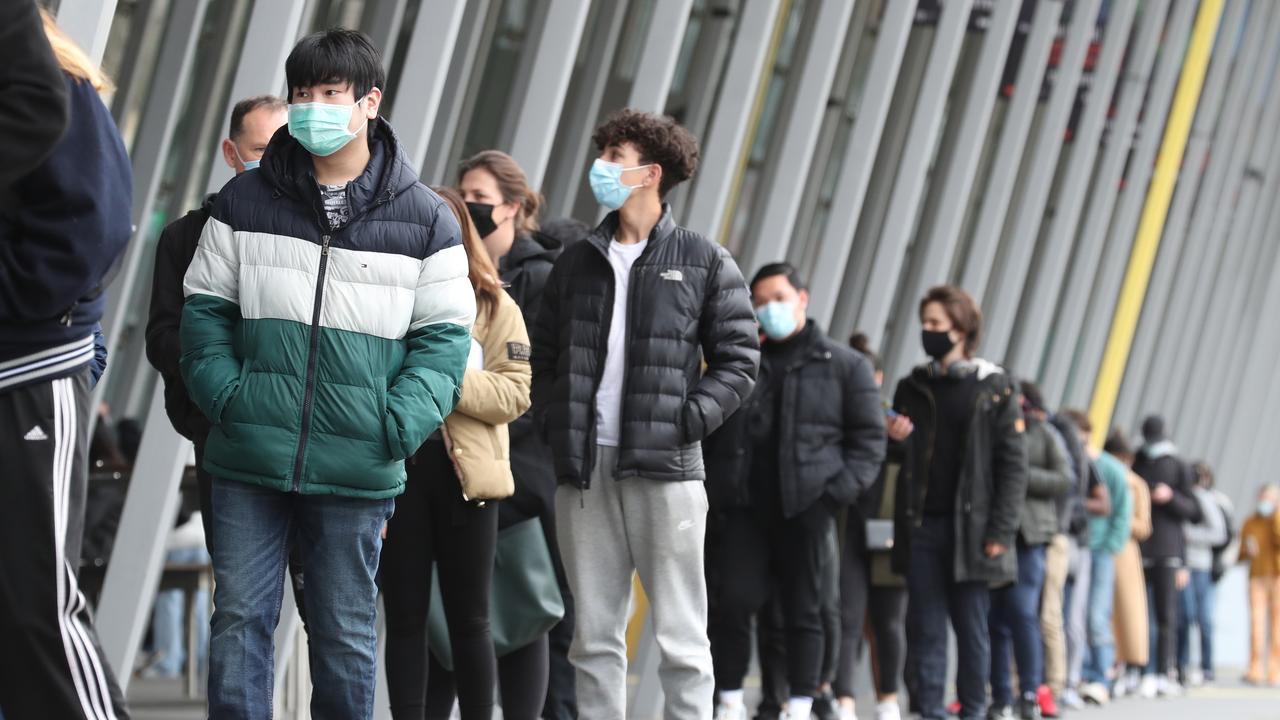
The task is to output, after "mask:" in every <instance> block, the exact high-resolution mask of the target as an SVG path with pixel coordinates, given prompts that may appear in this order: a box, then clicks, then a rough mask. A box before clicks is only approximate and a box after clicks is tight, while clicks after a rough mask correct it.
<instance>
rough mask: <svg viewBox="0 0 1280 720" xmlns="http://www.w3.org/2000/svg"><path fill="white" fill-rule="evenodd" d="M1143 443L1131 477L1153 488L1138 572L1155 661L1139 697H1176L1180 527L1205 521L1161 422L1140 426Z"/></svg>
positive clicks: (1186, 468) (1182, 571) (1182, 569)
mask: <svg viewBox="0 0 1280 720" xmlns="http://www.w3.org/2000/svg"><path fill="white" fill-rule="evenodd" d="M1142 437H1143V440H1144V441H1145V443H1144V444H1143V446H1142V448H1141V449H1140V450H1139V451H1138V457H1137V459H1136V460H1135V461H1134V463H1133V471H1134V472H1136V473H1138V475H1139V476H1141V477H1142V479H1143V480H1146V481H1147V485H1149V486H1150V487H1151V528H1152V530H1151V537H1149V538H1147V540H1146V542H1144V543H1143V544H1142V567H1143V569H1144V571H1145V572H1146V576H1147V595H1148V598H1149V601H1150V604H1151V608H1152V612H1151V617H1152V618H1153V619H1154V620H1155V623H1156V627H1155V630H1156V632H1155V637H1154V639H1153V642H1154V646H1155V652H1154V657H1152V658H1151V660H1150V661H1149V662H1148V663H1147V671H1146V674H1145V675H1144V676H1143V678H1142V686H1141V688H1140V692H1141V694H1142V695H1143V696H1144V697H1155V696H1156V695H1162V696H1165V695H1178V694H1181V692H1182V686H1181V685H1180V684H1179V683H1178V680H1177V678H1176V676H1175V675H1174V670H1175V668H1176V667H1177V666H1176V660H1177V652H1178V593H1179V592H1180V591H1181V590H1182V588H1183V587H1185V586H1186V584H1187V581H1188V573H1187V572H1186V564H1187V545H1186V536H1185V535H1184V534H1183V530H1182V528H1183V525H1184V524H1186V523H1198V522H1200V521H1201V520H1202V519H1203V518H1202V515H1201V513H1200V504H1199V503H1197V502H1196V499H1195V496H1194V495H1192V493H1191V487H1192V485H1193V484H1194V480H1193V478H1192V471H1191V467H1190V465H1188V464H1187V463H1186V461H1184V460H1183V459H1182V458H1181V457H1179V456H1178V454H1177V453H1178V450H1177V448H1176V447H1175V446H1174V444H1173V443H1172V442H1171V441H1170V440H1169V439H1168V435H1167V434H1166V433H1165V424H1164V419H1163V418H1161V417H1159V416H1156V415H1152V416H1150V417H1148V418H1147V419H1146V420H1144V421H1143V423H1142Z"/></svg>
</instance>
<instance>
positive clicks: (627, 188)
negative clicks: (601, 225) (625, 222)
mask: <svg viewBox="0 0 1280 720" xmlns="http://www.w3.org/2000/svg"><path fill="white" fill-rule="evenodd" d="M650 164H652V163H650ZM647 167H649V165H637V166H635V167H631V168H624V167H622V165H621V164H620V163H612V162H609V161H607V160H601V159H599V158H597V159H596V161H595V162H594V163H592V164H591V172H590V173H588V174H587V180H588V181H589V182H590V183H591V192H593V193H595V196H596V202H598V203H600V204H601V205H603V206H605V207H606V208H609V209H610V210H617V209H618V208H620V207H622V205H623V203H625V202H626V201H627V198H629V197H631V191H632V190H635V189H636V188H638V187H640V186H639V185H627V184H624V183H623V182H622V173H624V172H627V171H628V170H640V169H641V168H647Z"/></svg>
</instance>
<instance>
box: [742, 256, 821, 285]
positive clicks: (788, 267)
mask: <svg viewBox="0 0 1280 720" xmlns="http://www.w3.org/2000/svg"><path fill="white" fill-rule="evenodd" d="M778 275H781V276H783V277H785V278H786V279H787V282H789V283H791V287H793V288H795V289H797V290H808V289H809V285H808V284H807V283H806V282H805V281H804V278H802V277H800V271H799V270H797V269H796V266H795V265H792V264H791V263H789V262H776V263H769V264H768V265H765V266H764V267H762V268H760V269H759V270H757V271H756V275H755V277H753V278H751V285H749V286H748V287H749V288H750V289H755V286H756V283H758V282H760V281H761V280H767V279H769V278H771V277H777V276H778Z"/></svg>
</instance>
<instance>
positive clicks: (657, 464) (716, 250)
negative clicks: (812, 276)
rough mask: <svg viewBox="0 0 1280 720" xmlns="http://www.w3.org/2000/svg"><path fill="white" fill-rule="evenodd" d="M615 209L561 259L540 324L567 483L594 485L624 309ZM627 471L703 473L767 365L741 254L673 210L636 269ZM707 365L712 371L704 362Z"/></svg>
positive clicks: (690, 476)
mask: <svg viewBox="0 0 1280 720" xmlns="http://www.w3.org/2000/svg"><path fill="white" fill-rule="evenodd" d="M617 227H618V214H617V213H616V212H615V213H610V214H609V216H608V217H606V218H605V219H604V222H602V223H601V224H600V226H599V227H597V228H596V229H595V231H594V232H592V234H591V235H590V236H589V237H588V238H587V239H586V240H585V241H583V242H580V243H577V244H575V245H574V246H572V247H570V248H569V249H568V250H566V251H565V252H564V254H563V255H561V256H560V259H559V260H558V261H556V265H555V269H554V270H552V272H551V277H550V278H549V279H548V281H547V286H546V289H545V291H544V293H543V300H542V310H541V312H539V314H538V320H537V322H536V323H535V324H534V325H533V332H532V333H531V335H532V338H533V407H534V412H535V413H536V419H537V420H538V421H539V422H540V424H541V428H542V432H543V434H544V435H545V436H546V438H547V440H548V441H549V443H550V445H551V450H552V453H553V454H554V456H555V467H556V477H557V479H558V480H559V482H560V483H568V484H573V485H577V486H579V487H587V485H588V484H589V483H590V478H591V469H592V465H593V464H594V460H595V441H596V407H595V399H596V391H597V389H598V388H599V386H600V376H601V373H603V371H604V357H605V353H606V349H607V345H608V340H609V337H608V336H609V323H610V320H611V319H612V315H613V293H614V280H613V269H612V267H611V266H610V264H609V260H608V247H609V242H610V240H611V238H613V236H614V234H615V232H616V231H617ZM628 295H629V297H628V298H627V338H626V342H627V347H628V352H627V366H626V369H625V371H624V372H625V375H624V378H623V388H622V392H623V400H622V428H623V432H622V438H621V446H620V447H619V448H618V450H619V455H618V468H617V474H618V477H619V478H626V477H637V476H643V477H647V478H652V479H656V480H703V479H705V472H704V469H703V461H702V448H701V441H702V439H703V438H705V437H706V436H707V434H708V433H710V432H711V431H713V430H715V429H716V428H717V427H719V426H720V425H721V424H722V423H723V422H724V420H725V418H726V417H727V416H728V415H730V414H732V413H733V412H734V411H735V410H737V409H738V407H739V406H740V405H741V404H742V400H743V398H745V397H746V396H747V395H749V394H750V393H751V388H752V386H753V385H754V383H755V376H756V371H757V368H758V366H759V362H760V343H759V340H758V338H757V336H756V323H755V315H754V313H753V312H752V310H751V302H750V300H749V299H748V293H747V285H746V282H745V281H744V280H743V279H742V273H741V272H740V271H739V270H738V266H737V265H736V264H735V263H734V262H733V259H732V258H731V257H730V256H729V253H728V252H727V251H726V250H725V249H724V248H722V247H720V246H718V245H716V244H714V243H712V242H711V241H709V240H707V239H706V238H704V237H702V236H701V235H699V234H697V233H695V232H692V231H690V230H686V229H685V228H682V227H680V226H678V225H676V224H675V221H674V220H672V218H671V209H670V208H669V207H666V208H664V210H663V214H662V219H661V220H659V222H658V224H657V226H656V227H654V229H653V232H652V233H651V234H650V235H649V242H648V245H647V246H646V247H645V249H644V252H643V254H641V255H640V257H639V259H637V260H636V262H635V265H634V266H633V267H632V269H631V281H630V286H629V291H628ZM704 359H705V361H706V371H705V372H703V370H702V363H703V360H704Z"/></svg>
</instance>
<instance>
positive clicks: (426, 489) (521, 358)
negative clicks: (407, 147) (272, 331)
mask: <svg viewBox="0 0 1280 720" xmlns="http://www.w3.org/2000/svg"><path fill="white" fill-rule="evenodd" d="M433 189H434V190H435V192H436V193H438V194H439V195H440V196H441V197H442V198H443V199H444V200H445V202H446V203H447V204H448V205H449V207H450V208H451V209H452V210H453V213H454V215H456V216H457V219H458V224H459V225H460V226H461V228H462V238H463V246H464V247H465V248H466V251H467V260H468V262H469V264H470V277H471V283H472V285H473V286H474V287H475V292H476V304H477V311H478V312H477V313H476V324H475V327H474V328H473V329H472V333H471V357H470V359H469V360H468V361H467V370H466V375H465V376H464V377H463V382H462V398H461V400H460V401H459V402H458V405H457V408H456V409H455V410H454V412H453V414H451V415H450V416H449V417H447V418H445V422H444V427H443V428H442V429H441V430H440V431H438V432H437V433H436V434H434V435H432V436H431V437H430V438H428V439H427V442H426V443H425V444H423V446H422V447H421V448H420V449H419V450H418V452H417V453H416V454H415V455H414V457H413V458H411V459H410V460H409V461H408V464H407V470H408V475H409V478H408V483H407V485H406V487H405V493H404V494H403V495H401V496H400V497H399V498H397V499H396V512H395V516H394V517H392V519H391V521H390V523H388V525H387V540H386V543H385V544H384V545H383V549H382V590H383V593H384V596H385V599H386V605H387V684H388V687H389V691H390V696H391V713H392V716H393V717H395V718H396V720H404V718H412V719H413V720H421V719H422V718H424V717H425V718H447V717H448V716H449V712H450V710H451V709H452V705H453V693H448V694H447V697H442V695H443V694H441V693H434V694H433V695H432V696H430V697H429V696H428V692H427V680H428V677H427V676H428V671H427V668H428V660H427V652H428V642H427V616H428V612H429V610H430V602H431V565H432V562H433V561H434V562H435V564H436V567H437V571H438V573H439V584H440V597H441V601H442V602H443V605H444V610H445V615H446V618H447V622H448V628H449V630H448V637H449V644H450V646H451V648H452V660H453V666H454V670H455V676H454V677H455V678H456V690H457V696H458V700H459V703H460V706H461V710H462V718H463V720H476V719H477V718H479V719H480V720H486V719H487V718H490V717H492V715H493V708H494V703H493V697H494V688H495V686H496V684H497V678H496V668H497V663H496V657H495V651H494V646H493V640H492V638H491V635H490V629H489V608H490V586H491V583H492V574H493V566H494V555H495V552H496V545H497V538H498V503H497V502H494V501H496V500H502V499H503V498H507V497H510V496H511V494H512V493H513V492H514V490H515V484H514V481H513V479H512V475H511V460H510V444H509V439H508V434H507V425H508V424H509V423H510V422H511V421H512V420H515V419H516V418H518V417H520V416H521V415H523V414H524V412H525V411H526V410H528V409H529V402H530V398H529V393H530V385H531V384H532V374H531V371H530V367H529V358H528V353H527V352H524V351H523V348H527V347H528V346H529V335H528V331H527V330H525V326H524V320H523V318H522V317H521V315H520V308H519V307H517V306H516V304H515V301H513V300H512V299H511V298H510V297H509V296H508V295H507V293H506V291H505V290H503V289H502V284H501V283H500V282H499V280H498V275H497V272H496V271H495V270H494V267H493V263H492V261H490V259H489V255H488V253H487V252H486V251H485V250H484V245H483V244H482V243H481V241H480V237H479V235H478V234H477V233H476V229H475V225H474V223H472V222H471V219H470V218H469V217H468V214H467V209H466V204H465V203H464V202H463V200H462V198H461V197H460V196H459V195H458V194H457V192H455V191H454V190H451V189H448V188H433ZM542 654H543V656H545V654H546V645H545V644H543V645H542ZM544 666H545V663H544ZM545 675H546V673H545V669H544V671H543V677H542V683H543V687H544V688H545V682H546V677H545ZM535 679H536V678H530V680H531V681H532V680H535ZM513 686H514V683H513ZM511 689H514V687H512V688H505V687H504V688H503V690H504V693H503V697H504V703H503V710H504V717H507V718H517V717H525V716H524V715H520V714H517V710H518V708H516V707H515V705H516V704H517V703H516V702H514V701H513V702H511V705H512V707H511V709H510V710H508V709H507V705H508V703H507V702H506V701H505V700H506V697H507V691H508V690H511ZM536 702H537V707H536V708H535V709H533V713H534V714H533V715H532V716H531V717H536V713H537V711H540V710H541V709H542V704H541V703H542V700H541V697H540V696H539V698H538V699H537V701H536Z"/></svg>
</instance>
